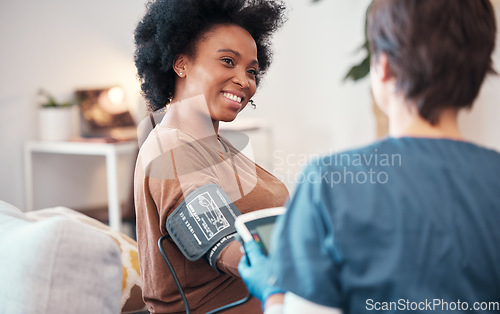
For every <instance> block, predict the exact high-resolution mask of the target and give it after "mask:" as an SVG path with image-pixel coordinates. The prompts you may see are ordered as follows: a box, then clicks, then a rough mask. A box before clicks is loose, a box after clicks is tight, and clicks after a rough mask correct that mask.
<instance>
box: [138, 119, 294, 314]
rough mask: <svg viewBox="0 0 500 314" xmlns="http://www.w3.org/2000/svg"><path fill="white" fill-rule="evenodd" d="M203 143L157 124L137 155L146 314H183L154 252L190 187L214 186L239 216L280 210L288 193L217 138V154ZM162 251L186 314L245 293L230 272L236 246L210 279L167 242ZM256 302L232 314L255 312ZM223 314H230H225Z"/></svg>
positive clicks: (202, 264)
mask: <svg viewBox="0 0 500 314" xmlns="http://www.w3.org/2000/svg"><path fill="white" fill-rule="evenodd" d="M209 142H210V141H208V140H206V139H201V140H200V139H195V138H193V137H192V136H190V135H188V134H186V133H183V132H182V131H180V130H178V129H170V128H167V127H164V126H162V125H158V126H157V127H156V128H155V129H154V130H153V131H152V132H151V134H150V135H149V137H148V138H147V140H146V141H145V143H144V144H143V146H142V147H141V151H140V153H139V157H138V160H137V165H136V171H135V182H134V190H135V191H134V192H135V205H136V214H137V240H138V245H139V262H140V267H141V276H142V279H143V284H144V286H143V297H144V301H145V302H146V303H147V304H148V307H149V310H150V311H151V312H152V313H176V312H179V313H180V312H184V304H183V302H182V299H181V297H180V294H179V292H178V290H177V287H176V285H175V283H174V280H173V277H172V275H171V273H170V271H169V270H168V267H167V265H166V263H165V261H164V260H163V258H162V256H161V254H160V251H159V249H158V245H157V242H158V239H159V238H160V237H161V236H162V235H164V234H166V227H165V226H166V220H167V217H168V216H169V214H170V213H171V212H172V211H173V210H174V209H175V208H177V206H178V205H179V204H180V203H181V202H182V201H183V200H184V198H185V197H186V196H187V195H189V194H190V193H191V192H192V191H193V190H195V189H196V188H198V187H200V186H203V185H206V184H217V185H218V186H220V187H221V188H222V189H223V190H224V191H225V192H226V194H227V195H228V196H229V198H230V199H231V200H232V201H233V202H234V204H235V205H236V207H238V209H239V210H240V211H241V213H246V212H250V211H254V210H258V209H263V208H269V207H276V206H283V205H284V203H285V201H286V199H287V197H288V191H287V189H286V187H285V186H284V184H283V183H282V182H281V181H279V180H278V179H276V178H275V177H274V176H272V175H271V174H270V173H269V172H267V171H265V170H264V169H263V168H261V167H259V166H258V165H256V164H255V163H254V162H252V161H251V160H250V159H249V158H247V157H246V156H244V155H243V154H241V153H240V152H239V151H238V150H237V149H236V148H235V147H233V146H232V145H231V144H230V143H229V142H228V141H227V140H225V139H223V138H219V143H220V147H219V149H217V148H214V147H213V146H211V145H213V144H210V143H209ZM163 247H164V249H165V252H166V254H167V256H168V258H169V260H170V262H171V263H172V266H173V268H174V270H175V273H176V275H177V277H178V278H179V281H180V283H181V285H182V288H183V290H184V293H185V294H186V297H187V299H188V302H189V306H190V308H191V311H192V312H193V313H205V312H207V311H210V310H213V309H215V308H217V307H219V306H222V305H225V304H228V303H231V302H234V301H237V300H239V299H241V298H243V297H244V296H245V295H246V294H247V290H246V287H245V285H244V283H243V281H242V280H241V279H240V278H239V274H238V270H237V266H238V262H239V260H240V257H241V252H240V249H239V244H238V243H236V242H232V243H231V244H230V245H229V246H227V247H226V248H225V249H224V250H223V251H222V253H221V254H220V256H219V258H218V260H217V267H218V269H219V270H220V271H222V272H223V273H220V272H217V271H216V270H215V269H213V268H212V267H211V266H210V265H209V264H208V263H207V262H206V261H205V260H204V259H200V260H197V261H194V262H192V261H189V260H188V259H186V258H185V257H184V256H183V255H182V253H181V252H180V251H179V250H178V248H177V246H176V245H175V243H173V241H171V240H165V241H164V245H163ZM260 312H261V305H260V303H259V302H258V300H255V299H254V300H253V301H250V302H249V303H246V304H245V305H242V306H240V307H237V308H235V309H234V313H260ZM226 313H230V312H226Z"/></svg>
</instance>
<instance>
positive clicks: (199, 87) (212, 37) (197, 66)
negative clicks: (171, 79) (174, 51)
mask: <svg viewBox="0 0 500 314" xmlns="http://www.w3.org/2000/svg"><path fill="white" fill-rule="evenodd" d="M183 58H185V61H184V63H182V64H181V65H183V68H184V69H185V71H184V72H181V73H183V75H180V76H181V77H180V78H179V79H178V81H177V83H178V84H180V85H179V87H180V89H178V90H176V93H180V94H181V97H180V98H181V99H186V98H190V97H195V96H199V95H202V94H203V95H204V96H205V99H206V101H207V105H208V110H209V112H210V116H211V118H212V121H214V122H215V121H225V122H229V121H232V120H234V119H235V118H236V116H237V115H238V113H239V112H240V111H241V110H243V108H245V106H246V105H247V103H248V101H249V100H250V98H251V97H252V96H253V95H254V94H255V91H256V82H255V76H256V74H257V71H258V62H257V45H256V44H255V41H254V39H253V38H252V36H251V35H250V34H249V33H248V32H247V31H246V30H245V29H243V28H241V27H239V26H236V25H218V26H215V27H214V28H212V29H211V30H210V31H208V32H207V33H206V34H205V35H203V36H202V38H201V39H199V41H198V42H197V45H196V55H195V57H194V58H189V57H187V56H183ZM178 60H179V59H178ZM177 63H178V61H177V62H176V64H177ZM174 67H175V66H174ZM180 71H182V70H180ZM177 72H178V73H179V71H177ZM176 98H177V95H176Z"/></svg>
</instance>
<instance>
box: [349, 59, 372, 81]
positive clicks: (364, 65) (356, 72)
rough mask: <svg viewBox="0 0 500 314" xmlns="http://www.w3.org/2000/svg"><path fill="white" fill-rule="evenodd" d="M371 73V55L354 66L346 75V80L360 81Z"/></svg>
mask: <svg viewBox="0 0 500 314" xmlns="http://www.w3.org/2000/svg"><path fill="white" fill-rule="evenodd" d="M368 73H370V56H369V55H368V56H366V57H365V59H363V61H361V63H360V64H358V65H355V66H353V67H352V68H351V69H350V70H349V72H347V74H346V76H345V77H344V81H347V80H353V81H358V80H360V79H362V78H364V77H366V76H367V75H368Z"/></svg>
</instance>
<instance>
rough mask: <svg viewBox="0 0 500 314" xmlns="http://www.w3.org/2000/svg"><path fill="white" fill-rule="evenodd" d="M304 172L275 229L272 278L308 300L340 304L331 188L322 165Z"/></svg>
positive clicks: (324, 303)
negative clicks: (325, 179) (324, 178)
mask: <svg viewBox="0 0 500 314" xmlns="http://www.w3.org/2000/svg"><path fill="white" fill-rule="evenodd" d="M302 174H303V175H302V176H301V178H304V180H303V182H301V183H299V184H298V187H297V189H296V191H295V194H294V195H293V197H292V198H291V200H290V202H289V204H288V205H287V212H286V213H285V215H284V216H283V217H281V218H280V219H279V220H278V223H277V226H276V228H275V230H274V232H273V242H274V243H275V246H274V248H273V252H271V259H272V274H273V275H272V277H273V278H271V279H272V280H275V282H276V283H275V284H276V285H277V286H278V287H279V288H281V289H283V290H285V291H289V292H293V293H294V294H296V295H298V296H300V297H302V298H304V299H306V300H309V301H311V302H314V303H318V304H320V305H324V306H329V307H339V306H340V287H339V277H340V274H339V272H340V269H339V261H338V256H339V253H338V251H337V249H336V248H335V247H334V235H333V226H332V222H331V218H330V217H331V216H332V215H331V213H330V212H329V211H331V210H333V209H332V208H329V207H330V205H329V204H330V202H329V201H328V200H329V198H331V195H330V192H329V191H330V190H331V189H330V188H329V186H327V185H326V184H325V186H323V184H322V183H323V182H322V177H321V176H322V170H321V168H316V167H313V166H311V165H310V166H308V167H307V168H305V170H304V171H303V173H302ZM327 188H328V189H327ZM323 190H324V191H323Z"/></svg>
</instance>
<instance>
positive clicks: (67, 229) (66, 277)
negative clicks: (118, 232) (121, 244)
mask: <svg viewBox="0 0 500 314" xmlns="http://www.w3.org/2000/svg"><path fill="white" fill-rule="evenodd" d="M0 278H1V281H2V284H0V304H1V310H2V311H3V312H4V313H26V314H31V313H37V314H38V313H85V314H87V313H110V314H111V313H112V314H116V313H119V312H120V308H121V307H120V294H121V291H120V290H121V289H120V282H121V279H122V268H121V260H120V251H119V249H118V247H117V246H116V244H115V242H114V241H113V240H112V239H111V238H110V237H108V236H106V235H105V234H103V233H101V232H96V230H95V229H94V228H92V227H89V226H88V225H85V224H83V223H80V222H77V221H74V220H71V219H69V218H67V217H64V216H53V217H47V218H46V219H43V220H38V221H37V220H34V219H32V218H30V217H28V216H27V215H26V214H24V213H23V212H21V211H20V210H19V209H17V208H15V207H14V206H12V205H9V204H7V203H5V202H2V201H0Z"/></svg>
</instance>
